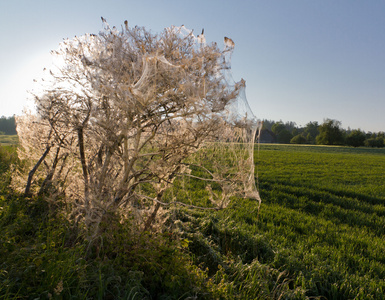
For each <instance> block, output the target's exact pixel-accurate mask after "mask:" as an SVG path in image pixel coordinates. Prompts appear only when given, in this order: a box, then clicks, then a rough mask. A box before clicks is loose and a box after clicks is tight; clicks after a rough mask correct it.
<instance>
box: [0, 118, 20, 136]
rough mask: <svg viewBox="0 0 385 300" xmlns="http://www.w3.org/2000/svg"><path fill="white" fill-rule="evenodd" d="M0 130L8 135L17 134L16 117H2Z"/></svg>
mask: <svg viewBox="0 0 385 300" xmlns="http://www.w3.org/2000/svg"><path fill="white" fill-rule="evenodd" d="M0 131H2V132H3V133H4V134H7V135H15V134H17V132H16V123H15V117H14V116H13V117H5V116H2V117H1V118H0Z"/></svg>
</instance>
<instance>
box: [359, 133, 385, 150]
mask: <svg viewBox="0 0 385 300" xmlns="http://www.w3.org/2000/svg"><path fill="white" fill-rule="evenodd" d="M364 145H365V146H366V147H377V148H383V147H385V143H384V138H383V137H382V136H380V137H375V138H369V139H366V140H365V142H364Z"/></svg>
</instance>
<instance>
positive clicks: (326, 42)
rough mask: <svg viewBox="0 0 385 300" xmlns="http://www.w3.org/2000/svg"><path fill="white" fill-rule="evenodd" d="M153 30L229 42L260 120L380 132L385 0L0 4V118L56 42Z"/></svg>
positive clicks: (384, 96)
mask: <svg viewBox="0 0 385 300" xmlns="http://www.w3.org/2000/svg"><path fill="white" fill-rule="evenodd" d="M101 16H103V17H104V18H106V19H107V21H108V22H109V23H110V24H111V25H115V26H117V27H119V26H120V25H121V24H123V22H124V20H128V23H129V25H130V26H135V25H139V26H145V27H146V28H147V29H151V30H152V31H153V32H159V31H161V30H162V29H163V28H164V27H168V26H171V25H177V26H179V25H182V24H184V25H185V26H186V27H187V28H190V29H194V31H195V32H196V33H199V32H200V31H201V30H202V28H204V29H205V36H206V40H207V41H208V42H212V41H214V42H217V43H218V44H219V45H220V46H221V45H222V43H223V42H222V41H223V37H224V36H228V37H230V38H232V39H233V40H234V42H235V50H234V54H233V59H232V70H233V77H234V79H235V80H240V79H241V78H244V79H245V80H246V85H247V98H248V101H249V104H250V107H251V108H252V110H253V112H254V114H255V115H256V116H257V117H258V118H260V119H269V120H275V121H279V120H282V121H284V122H286V121H294V122H296V123H297V125H299V126H302V125H305V124H306V123H308V122H309V121H318V122H320V123H322V121H323V120H324V119H325V118H331V119H337V120H339V121H341V122H342V126H343V127H344V128H347V127H351V128H353V129H356V128H361V129H362V130H365V131H375V132H377V131H385V118H384V113H385V17H384V16H385V1H382V0H370V1H368V0H361V1H356V0H333V1H332V0H290V1H289V0H280V1H278V0H276V1H275V0H264V1H260V0H253V1H242V0H237V1H235V0H234V1H224V0H218V1H217V0H211V1H209V0H205V1H200V0H195V1H183V0H179V1H173V0H172V1H168V0H165V1H156V0H152V1H150V0H141V1H138V0H136V1H131V0H109V1H105V0H104V1H99V0H93V1H88V0H75V1H74V0H66V1H53V0H51V1H43V0H34V1H30V0H12V1H11V0H8V1H6V0H1V1H0V25H1V28H2V29H3V30H2V37H1V47H0V66H1V68H0V104H1V105H0V115H5V116H10V115H13V114H20V113H21V111H22V108H23V106H24V105H26V98H27V93H26V90H30V89H32V87H33V85H32V80H33V79H34V78H39V76H40V72H41V70H42V69H43V68H44V67H45V66H47V65H48V61H49V52H50V50H54V49H56V48H57V47H58V44H59V43H60V42H61V41H62V39H63V38H72V37H74V36H75V35H78V36H79V35H82V34H84V33H98V32H99V30H101V28H102V22H101V20H100V17H101Z"/></svg>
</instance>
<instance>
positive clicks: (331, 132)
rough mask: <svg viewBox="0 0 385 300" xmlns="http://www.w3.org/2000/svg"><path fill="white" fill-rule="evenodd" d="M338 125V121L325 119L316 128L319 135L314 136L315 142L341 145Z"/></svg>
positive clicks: (340, 133) (341, 137)
mask: <svg viewBox="0 0 385 300" xmlns="http://www.w3.org/2000/svg"><path fill="white" fill-rule="evenodd" d="M340 126H341V122H340V121H337V120H331V119H326V120H325V121H324V122H323V123H322V124H321V125H320V126H319V128H318V130H319V135H318V136H317V138H316V142H317V144H319V145H342V144H343V142H344V141H343V134H342V130H341V128H340Z"/></svg>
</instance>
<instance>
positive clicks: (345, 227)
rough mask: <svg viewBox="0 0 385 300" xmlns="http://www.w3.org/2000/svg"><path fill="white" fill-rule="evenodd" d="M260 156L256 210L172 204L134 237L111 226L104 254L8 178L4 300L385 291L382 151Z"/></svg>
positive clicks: (335, 295)
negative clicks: (159, 222)
mask: <svg viewBox="0 0 385 300" xmlns="http://www.w3.org/2000/svg"><path fill="white" fill-rule="evenodd" d="M7 149H8V150H7V151H4V150H2V152H1V153H0V154H2V158H1V159H2V161H3V160H4V159H5V160H7V161H6V162H5V163H3V168H2V171H3V172H5V171H6V170H8V169H7V167H6V165H7V163H9V162H10V161H14V157H13V156H12V155H11V154H9V151H11V152H12V149H13V148H11V147H9V148H7ZM256 149H257V148H256ZM255 162H256V172H257V174H256V175H257V177H258V186H259V190H260V195H261V198H262V205H261V207H260V209H259V210H258V203H256V202H255V201H251V200H248V199H235V198H234V199H233V201H232V203H231V204H230V206H229V207H228V208H226V209H224V210H221V211H202V210H189V209H186V208H181V207H179V208H178V207H177V208H175V209H173V210H172V211H171V212H170V214H169V218H168V219H167V220H166V221H165V222H164V224H165V226H166V227H165V228H164V229H163V233H162V234H161V235H159V234H157V235H152V234H150V236H143V237H142V236H141V237H138V236H134V237H135V239H136V240H134V239H133V236H132V233H129V232H130V230H127V227H125V225H124V224H125V223H122V224H120V223H116V224H115V223H114V225H111V224H109V226H108V227H106V228H105V229H104V230H105V233H104V234H103V247H101V249H98V250H97V255H95V254H93V255H90V254H89V252H87V249H89V248H88V244H87V243H86V242H85V241H84V240H83V239H82V238H81V236H77V237H76V238H74V229H73V228H74V227H72V226H73V225H71V224H70V223H68V222H67V221H65V220H64V219H63V218H62V216H61V215H60V214H55V213H53V212H52V207H51V208H50V207H49V206H47V205H46V204H44V202H42V201H41V200H39V199H35V200H34V199H24V198H23V197H22V196H20V195H17V194H16V193H13V192H12V191H9V190H7V189H5V188H2V192H1V195H0V230H1V231H2V233H3V236H2V237H0V257H1V258H0V298H4V299H21V298H28V297H30V296H31V295H32V296H33V297H34V298H39V297H40V299H45V298H47V297H48V298H49V295H51V296H53V297H57V299H60V297H62V298H63V299H87V298H95V299H185V298H187V297H197V299H385V296H384V294H385V281H384V278H385V239H384V234H385V185H384V181H385V149H369V148H348V147H326V146H294V145H264V144H263V145H261V146H260V150H259V151H258V150H256V152H255ZM5 177H6V174H5V173H4V174H3V178H5ZM193 187H194V184H193V183H191V186H190V188H191V189H192V188H193ZM190 195H195V196H193V197H197V198H198V197H200V196H199V195H201V196H202V195H203V194H202V193H201V192H200V191H195V193H190ZM191 200H192V201H193V202H194V201H197V202H198V203H200V201H201V199H199V200H198V199H191ZM75 236H76V235H75ZM87 253H88V254H87ZM29 278H33V280H30V279H29ZM58 287H60V288H61V287H62V290H61V291H60V292H59V293H57V291H58ZM55 293H56V294H55ZM149 295H151V297H150V296H149Z"/></svg>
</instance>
